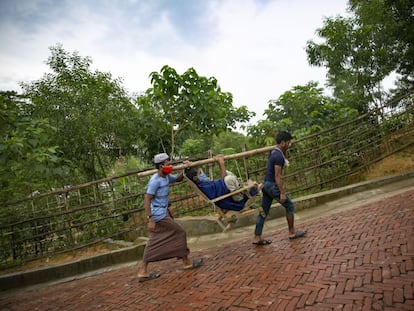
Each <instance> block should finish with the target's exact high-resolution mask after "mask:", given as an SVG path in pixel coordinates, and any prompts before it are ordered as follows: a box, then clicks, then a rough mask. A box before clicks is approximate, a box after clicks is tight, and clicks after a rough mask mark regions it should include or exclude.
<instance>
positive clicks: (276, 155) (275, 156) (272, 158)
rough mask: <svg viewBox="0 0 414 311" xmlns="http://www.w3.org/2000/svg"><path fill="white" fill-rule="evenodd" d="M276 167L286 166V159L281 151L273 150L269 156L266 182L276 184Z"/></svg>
mask: <svg viewBox="0 0 414 311" xmlns="http://www.w3.org/2000/svg"><path fill="white" fill-rule="evenodd" d="M275 165H278V166H280V167H282V169H283V166H284V165H285V157H284V156H283V153H282V151H281V150H279V149H273V150H272V151H271V152H270V154H269V159H268V161H267V168H266V175H265V179H264V181H270V182H273V183H276V180H275Z"/></svg>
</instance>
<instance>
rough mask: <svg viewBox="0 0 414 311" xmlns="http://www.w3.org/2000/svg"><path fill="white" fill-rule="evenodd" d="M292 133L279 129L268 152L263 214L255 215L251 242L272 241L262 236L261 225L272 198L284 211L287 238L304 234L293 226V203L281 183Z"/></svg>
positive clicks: (262, 242) (287, 162) (258, 243)
mask: <svg viewBox="0 0 414 311" xmlns="http://www.w3.org/2000/svg"><path fill="white" fill-rule="evenodd" d="M291 140H292V135H291V134H290V133H289V132H286V131H281V132H279V133H278V134H277V135H276V147H275V148H274V149H273V150H272V151H271V152H270V154H269V159H268V162H267V168H266V175H265V179H264V183H263V188H262V192H263V197H262V209H263V211H264V214H265V215H263V214H259V215H258V216H257V221H256V228H255V231H254V234H255V237H254V242H253V244H255V245H268V244H270V243H272V241H271V240H265V239H263V238H262V232H263V226H264V222H265V220H266V217H267V215H268V214H269V210H270V207H271V205H272V202H273V200H274V199H275V200H277V201H278V202H279V203H280V204H281V205H282V206H283V207H284V208H285V211H286V220H287V223H288V228H289V239H296V238H300V237H303V236H305V235H306V231H296V230H295V226H294V212H295V205H294V204H293V202H292V200H291V199H290V198H289V196H288V195H287V194H286V190H285V187H284V185H283V181H282V177H283V174H282V172H283V168H284V166H285V165H286V166H288V165H289V161H288V159H287V158H286V154H287V151H288V149H289V148H290V145H291Z"/></svg>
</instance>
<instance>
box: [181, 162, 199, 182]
mask: <svg viewBox="0 0 414 311" xmlns="http://www.w3.org/2000/svg"><path fill="white" fill-rule="evenodd" d="M200 173H201V169H200V168H199V167H197V166H192V167H188V168H186V169H185V170H184V174H185V176H187V178H188V179H189V180H191V181H193V182H195V183H197V182H199V180H198V175H200Z"/></svg>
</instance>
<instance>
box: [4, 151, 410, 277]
mask: <svg viewBox="0 0 414 311" xmlns="http://www.w3.org/2000/svg"><path fill="white" fill-rule="evenodd" d="M413 155H414V146H411V147H409V148H406V149H405V150H403V151H401V152H399V153H396V154H394V155H391V156H389V157H387V158H386V159H383V160H382V161H380V162H378V163H376V164H374V165H373V166H372V167H370V169H369V170H368V171H367V172H365V173H363V174H362V176H360V179H361V180H365V181H367V180H372V179H376V178H379V177H385V176H389V175H393V174H398V173H404V172H409V171H414V156H413ZM120 248H122V246H121V245H118V244H114V243H101V244H98V245H95V246H91V247H89V248H86V249H81V250H77V251H73V252H68V253H64V254H60V255H56V256H53V257H50V258H43V259H38V260H34V261H30V262H28V263H26V264H25V265H21V266H17V267H13V268H10V269H5V270H1V271H0V275H4V274H8V273H13V272H18V271H25V270H29V269H35V268H41V267H45V266H53V265H57V264H63V263H66V262H70V261H74V260H78V259H81V258H86V257H90V256H93V255H97V254H102V253H105V252H108V251H111V250H116V249H120Z"/></svg>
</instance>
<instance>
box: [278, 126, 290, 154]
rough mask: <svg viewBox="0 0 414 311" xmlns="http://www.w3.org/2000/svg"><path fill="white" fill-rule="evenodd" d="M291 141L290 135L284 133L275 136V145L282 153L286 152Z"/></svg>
mask: <svg viewBox="0 0 414 311" xmlns="http://www.w3.org/2000/svg"><path fill="white" fill-rule="evenodd" d="M292 139H293V137H292V135H291V134H290V133H289V132H286V131H280V132H279V133H277V135H276V144H277V145H278V146H279V148H280V149H281V150H283V151H286V150H288V149H289V147H290V143H291V140H292Z"/></svg>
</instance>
